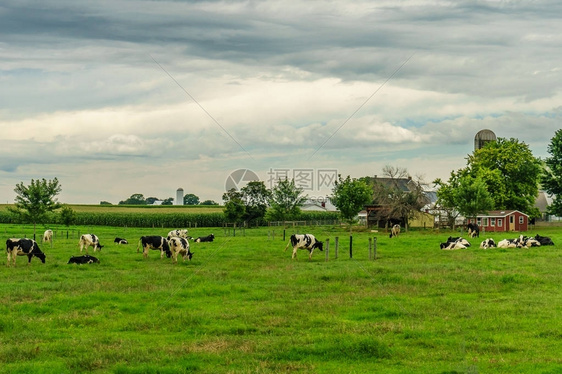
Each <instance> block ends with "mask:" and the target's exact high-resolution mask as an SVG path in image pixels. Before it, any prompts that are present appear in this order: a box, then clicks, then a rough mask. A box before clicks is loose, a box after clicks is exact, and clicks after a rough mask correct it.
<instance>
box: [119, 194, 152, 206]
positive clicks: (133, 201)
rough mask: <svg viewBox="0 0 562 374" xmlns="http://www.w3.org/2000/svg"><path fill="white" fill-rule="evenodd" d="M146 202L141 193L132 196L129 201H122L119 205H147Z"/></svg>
mask: <svg viewBox="0 0 562 374" xmlns="http://www.w3.org/2000/svg"><path fill="white" fill-rule="evenodd" d="M145 204H146V200H145V199H144V195H143V194H141V193H135V194H132V195H131V197H129V198H128V199H127V200H124V201H120V202H119V205H145Z"/></svg>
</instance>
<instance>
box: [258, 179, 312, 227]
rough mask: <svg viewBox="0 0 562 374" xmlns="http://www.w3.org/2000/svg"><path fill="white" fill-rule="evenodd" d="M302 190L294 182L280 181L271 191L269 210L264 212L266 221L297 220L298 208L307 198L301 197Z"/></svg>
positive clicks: (292, 180) (299, 210) (299, 211)
mask: <svg viewBox="0 0 562 374" xmlns="http://www.w3.org/2000/svg"><path fill="white" fill-rule="evenodd" d="M302 192H303V189H302V188H299V187H297V186H296V185H295V180H294V179H291V180H288V179H284V180H280V181H279V183H277V185H275V187H273V189H272V190H271V197H270V199H269V206H270V208H269V209H268V211H267V212H266V215H265V218H266V219H267V220H268V221H283V222H285V221H287V220H289V219H295V218H297V217H298V216H299V215H300V213H301V209H300V207H301V206H302V205H303V204H304V202H305V201H306V198H307V196H306V195H305V196H303V195H302Z"/></svg>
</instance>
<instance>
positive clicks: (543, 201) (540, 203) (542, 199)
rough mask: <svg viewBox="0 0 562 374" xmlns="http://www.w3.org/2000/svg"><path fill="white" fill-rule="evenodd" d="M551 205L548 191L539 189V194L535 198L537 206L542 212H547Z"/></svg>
mask: <svg viewBox="0 0 562 374" xmlns="http://www.w3.org/2000/svg"><path fill="white" fill-rule="evenodd" d="M549 205H550V204H549V203H548V198H547V194H546V192H545V191H542V190H541V191H539V195H538V196H537V198H536V200H535V208H538V210H539V212H541V213H546V212H547V208H548V206H549Z"/></svg>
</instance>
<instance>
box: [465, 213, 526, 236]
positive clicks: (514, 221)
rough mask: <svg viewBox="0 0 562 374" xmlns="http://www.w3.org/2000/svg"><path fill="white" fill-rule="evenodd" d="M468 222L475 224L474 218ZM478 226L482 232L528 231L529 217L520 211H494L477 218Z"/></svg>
mask: <svg viewBox="0 0 562 374" xmlns="http://www.w3.org/2000/svg"><path fill="white" fill-rule="evenodd" d="M467 222H471V223H475V220H474V218H469V219H468V220H467ZM476 224H477V225H478V226H479V227H480V230H482V231H500V232H507V231H527V229H528V227H529V216H528V215H526V214H525V213H522V212H520V211H518V210H493V211H491V212H489V213H488V214H480V215H478V216H477V217H476Z"/></svg>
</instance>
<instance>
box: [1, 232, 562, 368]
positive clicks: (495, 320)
mask: <svg viewBox="0 0 562 374" xmlns="http://www.w3.org/2000/svg"><path fill="white" fill-rule="evenodd" d="M42 230H43V229H41V231H42ZM78 230H79V231H81V232H82V233H87V232H92V233H94V234H96V235H98V236H99V237H100V238H101V242H102V244H104V245H106V247H105V248H104V249H103V251H102V252H101V253H100V252H97V253H96V254H95V255H96V256H97V257H99V258H100V261H101V263H100V264H97V265H81V266H79V265H67V264H66V263H67V261H68V259H69V258H70V256H71V255H78V254H79V249H78V239H77V237H72V233H71V235H70V236H71V237H69V238H68V239H66V235H62V236H61V235H60V233H59V234H58V236H57V237H56V238H55V241H54V245H53V248H50V246H49V245H40V247H41V248H42V249H43V251H44V252H45V253H46V254H47V262H46V263H45V264H42V263H41V262H40V261H39V260H38V259H36V258H34V259H33V260H32V262H31V265H30V266H27V265H26V262H27V258H26V257H18V260H17V262H18V264H17V266H16V268H8V267H6V266H5V265H4V264H5V262H3V263H2V266H0V276H1V277H2V280H3V281H2V283H1V284H0V295H1V298H0V373H82V372H100V373H101V372H113V373H187V372H196V373H544V374H546V373H549V374H554V373H562V291H561V288H560V287H561V285H562V266H561V265H562V255H561V250H560V245H562V229H560V228H541V229H537V230H535V231H536V232H529V233H528V234H529V235H534V234H536V233H540V234H541V235H548V236H551V237H552V239H553V240H554V242H555V243H556V244H557V245H556V246H554V247H542V248H531V249H509V250H506V249H493V250H481V249H478V248H477V247H478V242H479V240H482V239H483V237H481V238H480V239H479V240H477V239H473V240H471V242H472V244H473V246H472V247H471V248H469V249H467V250H457V251H442V250H440V249H439V243H440V242H441V241H443V240H444V239H446V238H447V237H448V236H449V235H450V234H458V233H451V232H441V233H435V232H432V231H429V230H428V231H419V232H416V231H411V232H409V233H402V234H401V235H400V236H399V237H398V238H393V239H389V238H388V235H386V234H385V233H384V232H381V233H371V232H360V233H354V236H353V243H354V247H353V249H354V251H353V258H352V259H350V258H349V236H348V233H347V232H346V231H345V229H340V228H332V227H310V228H300V229H299V230H303V231H304V230H306V231H307V232H310V233H312V234H315V235H316V236H317V237H318V238H319V239H321V240H325V239H326V238H330V259H329V261H328V262H326V261H325V253H323V252H315V253H314V255H313V258H312V261H309V260H308V258H307V252H305V251H299V253H298V258H297V260H294V261H293V260H291V251H290V250H287V251H286V252H285V251H284V248H285V244H286V242H284V241H283V240H282V231H281V230H280V229H277V230H276V232H275V239H273V237H272V236H271V235H268V234H270V233H271V231H270V230H269V229H266V228H259V229H247V230H246V231H245V236H242V233H241V232H239V231H237V232H236V235H237V236H235V237H233V236H226V235H225V232H223V230H221V229H204V228H200V229H193V230H191V232H190V233H191V235H193V236H202V235H207V234H209V233H214V234H215V236H216V241H215V242H213V243H200V244H197V243H192V244H191V248H192V251H193V252H194V258H193V261H191V262H185V263H182V262H181V260H180V262H179V263H178V264H177V265H173V264H172V263H171V260H170V259H166V258H165V259H162V260H161V259H160V255H159V252H156V251H151V253H150V254H149V258H148V259H143V257H142V254H140V253H137V252H136V246H137V243H136V242H137V240H138V238H139V237H140V236H141V235H166V233H167V231H168V230H166V229H135V228H127V229H124V228H112V227H95V228H93V229H91V228H90V229H87V228H78ZM291 230H292V229H291ZM0 233H1V234H2V239H3V241H2V242H3V243H4V242H5V239H7V238H9V237H14V236H15V237H19V236H22V233H26V235H27V236H28V237H29V233H30V231H29V227H28V226H9V225H0ZM290 233H292V231H289V230H287V235H289V234H290ZM301 233H302V231H301ZM75 235H77V233H76V234H75ZM116 236H120V237H125V238H127V239H128V240H129V241H130V243H131V244H129V245H126V246H118V245H115V244H113V243H112V242H113V239H114V238H115V237H116ZM336 236H338V237H339V240H340V250H339V258H338V259H335V257H334V241H335V237H336ZM374 236H377V239H378V240H377V254H378V259H377V260H376V261H370V260H369V259H368V238H369V237H374ZM487 236H488V237H493V238H495V239H502V238H504V237H514V236H515V234H511V235H509V234H508V235H504V234H491V235H487ZM90 254H93V253H92V251H91V250H90ZM4 258H5V257H4Z"/></svg>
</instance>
